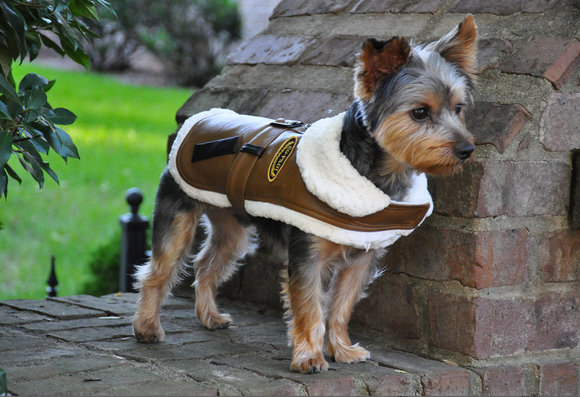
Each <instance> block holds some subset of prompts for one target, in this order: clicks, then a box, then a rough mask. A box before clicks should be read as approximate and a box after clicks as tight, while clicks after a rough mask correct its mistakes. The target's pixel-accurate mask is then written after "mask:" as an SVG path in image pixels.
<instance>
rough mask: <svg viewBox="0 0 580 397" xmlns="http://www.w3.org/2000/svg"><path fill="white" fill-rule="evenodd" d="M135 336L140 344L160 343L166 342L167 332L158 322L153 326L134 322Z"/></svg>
mask: <svg viewBox="0 0 580 397" xmlns="http://www.w3.org/2000/svg"><path fill="white" fill-rule="evenodd" d="M133 335H135V338H137V342H139V343H158V342H163V341H164V340H165V331H163V328H162V327H161V324H159V323H158V322H157V323H153V324H146V323H142V322H139V321H135V322H133Z"/></svg>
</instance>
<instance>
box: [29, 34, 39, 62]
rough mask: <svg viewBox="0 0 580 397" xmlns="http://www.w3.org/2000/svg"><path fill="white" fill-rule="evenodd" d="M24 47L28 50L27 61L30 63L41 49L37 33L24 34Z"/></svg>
mask: <svg viewBox="0 0 580 397" xmlns="http://www.w3.org/2000/svg"><path fill="white" fill-rule="evenodd" d="M26 46H27V48H28V59H29V60H30V61H31V62H32V61H34V60H35V59H36V57H37V56H38V53H39V52H40V47H41V43H40V37H39V36H38V33H37V32H35V31H28V32H26Z"/></svg>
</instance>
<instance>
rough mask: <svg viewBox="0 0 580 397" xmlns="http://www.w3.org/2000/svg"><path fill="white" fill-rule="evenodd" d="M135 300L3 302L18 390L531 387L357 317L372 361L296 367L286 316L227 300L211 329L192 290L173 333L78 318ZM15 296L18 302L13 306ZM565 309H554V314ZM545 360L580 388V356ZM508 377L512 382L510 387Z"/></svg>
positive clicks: (382, 391)
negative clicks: (437, 354) (417, 349)
mask: <svg viewBox="0 0 580 397" xmlns="http://www.w3.org/2000/svg"><path fill="white" fill-rule="evenodd" d="M48 302H50V303H49V304H47V303H48ZM65 302H67V303H65ZM68 302H75V303H68ZM135 302H136V294H123V295H120V296H116V295H109V296H104V297H101V298H95V297H90V296H86V295H81V296H73V297H64V298H58V299H57V300H52V301H4V302H2V303H0V311H1V312H2V313H8V314H9V317H10V318H11V319H14V318H17V319H18V321H16V322H14V321H4V322H2V325H1V326H0V335H1V338H0V350H1V351H2V363H1V364H2V368H3V369H5V370H6V373H7V378H8V388H9V391H10V392H11V393H13V394H18V395H55V394H70V395H80V394H90V395H92V394H100V395H120V394H127V395H137V394H139V395H140V394H143V393H155V394H157V393H159V394H164V395H229V394H244V395H367V394H371V395H417V394H418V395H441V394H443V395H480V394H481V390H479V389H477V388H473V384H472V379H473V377H474V376H481V377H482V379H483V385H484V392H485V391H489V390H518V391H520V390H522V389H521V387H522V383H521V373H522V371H521V370H520V369H519V368H518V367H508V368H507V369H506V368H505V367H497V368H496V367H483V368H477V369H475V368H461V367H458V366H454V365H449V364H446V363H443V362H441V361H436V360H431V359H426V358H423V357H419V356H416V355H413V354H410V353H403V352H400V351H396V350H390V349H388V348H385V345H387V342H386V340H384V339H383V338H382V337H381V336H380V335H378V334H370V333H366V332H364V331H363V330H362V329H361V328H360V327H354V328H355V331H354V332H352V337H353V340H354V341H355V342H357V341H362V342H363V344H364V345H365V346H366V347H367V348H368V349H369V350H370V351H371V355H372V359H371V361H370V362H368V363H361V364H338V363H333V362H330V368H331V370H330V371H329V372H326V373H323V374H318V375H302V374H297V373H294V372H291V371H290V369H289V363H290V357H291V349H290V348H289V347H288V346H287V336H286V325H285V324H284V321H283V320H282V318H280V317H272V316H268V315H262V314H257V313H255V312H252V311H250V310H248V309H245V308H243V307H238V306H233V305H232V304H229V305H226V307H225V309H226V310H227V311H228V312H230V313H231V314H232V315H233V318H234V323H235V324H236V325H233V326H232V327H230V328H229V329H227V330H222V331H217V332H210V331H207V330H205V329H204V328H203V327H202V326H201V324H200V323H199V322H198V321H197V319H196V318H195V314H194V310H193V305H192V302H191V301H190V300H187V299H180V298H171V299H169V300H168V302H166V304H165V305H164V306H165V308H164V309H163V310H162V324H163V326H164V327H165V329H166V331H167V339H166V341H165V342H163V343H160V344H153V345H148V344H139V343H137V342H136V341H135V340H134V338H132V337H130V336H129V335H130V318H129V316H114V318H111V316H108V317H107V318H106V319H101V318H95V317H85V318H82V319H78V318H77V319H73V318H74V317H76V316H78V315H79V311H81V312H83V313H84V314H85V315H89V316H90V315H92V313H90V312H89V313H88V314H87V312H86V310H91V309H89V308H87V307H95V308H103V307H110V306H111V305H119V307H123V311H125V309H127V311H128V309H134V305H135ZM8 305H10V306H8ZM55 305H57V306H56V307H58V310H57V311H56V313H57V314H58V315H59V316H60V317H61V319H58V318H54V317H47V316H44V317H42V318H39V317H38V316H37V315H36V314H35V313H37V312H38V311H39V310H40V309H39V308H41V307H42V306H44V308H43V309H46V310H47V311H50V312H51V313H52V314H54V313H53V311H52V310H51V308H52V307H54V306H55ZM79 305H82V307H81V306H79ZM14 306H18V309H10V307H14ZM559 314H561V313H559V312H558V313H556V312H550V313H548V315H549V316H550V318H551V317H553V316H556V315H559ZM83 321H84V322H86V324H83ZM99 321H103V322H104V323H105V324H107V326H104V327H103V326H102V324H100V323H99ZM43 324H44V325H45V326H46V327H45V328H46V329H43V327H42V325H43ZM100 325H101V326H100ZM47 334H51V335H53V336H55V337H56V338H57V339H60V340H65V341H66V344H62V343H59V342H57V340H56V339H55V338H52V337H50V335H47ZM538 365H539V367H538V368H539V372H538V374H540V375H541V386H542V390H545V391H546V392H553V391H558V392H560V393H562V392H566V393H567V392H570V391H575V390H576V389H574V388H573V387H574V386H573V385H574V380H575V379H577V376H578V373H577V366H576V365H575V364H574V363H571V362H554V363H552V362H542V363H539V364H538ZM476 374H478V375H476ZM498 374H499V375H501V377H500V379H499V380H497V381H496V378H497V376H499V375H498ZM561 377H564V378H565V379H566V382H565V383H562V384H558V383H557V382H556V381H555V380H556V379H560V378H561ZM494 382H495V383H494ZM537 382H538V384H540V380H539V379H538V381H537ZM507 384H509V385H512V386H510V388H509V389H506V387H507V386H505V385H507ZM527 392H528V391H527V390H525V389H524V390H522V391H521V393H519V394H526V393H527ZM486 394H487V393H486Z"/></svg>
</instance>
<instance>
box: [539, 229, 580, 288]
mask: <svg viewBox="0 0 580 397" xmlns="http://www.w3.org/2000/svg"><path fill="white" fill-rule="evenodd" d="M538 262H539V263H540V266H542V269H543V274H542V279H543V280H544V281H547V282H565V281H575V280H578V266H579V264H580V230H572V229H562V230H556V231H553V232H549V233H546V234H544V235H543V236H542V237H541V240H540V245H539V251H538Z"/></svg>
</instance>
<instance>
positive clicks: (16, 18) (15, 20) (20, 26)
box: [0, 1, 26, 59]
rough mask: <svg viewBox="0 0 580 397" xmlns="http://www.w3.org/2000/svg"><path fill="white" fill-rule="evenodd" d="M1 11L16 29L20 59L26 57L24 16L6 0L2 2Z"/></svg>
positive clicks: (8, 22)
mask: <svg viewBox="0 0 580 397" xmlns="http://www.w3.org/2000/svg"><path fill="white" fill-rule="evenodd" d="M0 12H2V14H3V15H4V19H5V20H6V23H7V24H8V25H9V26H10V27H11V28H12V29H13V30H14V34H15V36H16V39H17V42H16V44H17V46H18V50H19V51H20V59H24V58H26V41H25V36H26V27H25V26H24V18H22V17H21V16H20V15H18V14H17V13H16V12H15V11H14V10H13V9H11V8H10V7H9V6H8V4H6V2H5V1H2V2H0Z"/></svg>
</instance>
